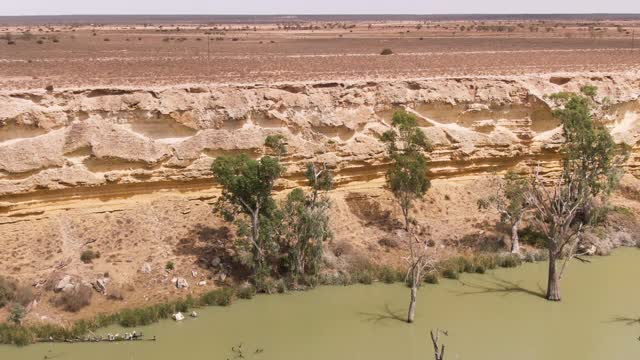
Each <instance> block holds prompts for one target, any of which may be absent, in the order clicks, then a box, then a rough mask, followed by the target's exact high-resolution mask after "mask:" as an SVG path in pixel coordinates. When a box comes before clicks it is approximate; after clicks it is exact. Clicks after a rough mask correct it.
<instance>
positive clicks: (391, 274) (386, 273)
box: [378, 266, 402, 284]
mask: <svg viewBox="0 0 640 360" xmlns="http://www.w3.org/2000/svg"><path fill="white" fill-rule="evenodd" d="M378 279H380V281H382V282H384V283H385V284H393V283H395V282H396V281H400V280H402V277H398V271H396V270H394V269H392V268H390V267H388V266H383V267H382V268H380V271H379V272H378Z"/></svg>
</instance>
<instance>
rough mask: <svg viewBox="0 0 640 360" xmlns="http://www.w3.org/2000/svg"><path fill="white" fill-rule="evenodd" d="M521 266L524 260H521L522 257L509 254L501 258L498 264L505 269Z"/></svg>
mask: <svg viewBox="0 0 640 360" xmlns="http://www.w3.org/2000/svg"><path fill="white" fill-rule="evenodd" d="M520 264H522V260H521V259H520V256H518V255H516V254H508V255H503V256H500V260H499V263H498V265H500V267H503V268H512V267H516V266H518V265H520Z"/></svg>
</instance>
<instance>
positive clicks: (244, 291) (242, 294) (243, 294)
mask: <svg viewBox="0 0 640 360" xmlns="http://www.w3.org/2000/svg"><path fill="white" fill-rule="evenodd" d="M255 295H256V288H255V287H254V286H253V285H248V286H243V287H240V288H239V289H238V290H236V296H238V298H239V299H251V298H253V297H254V296H255Z"/></svg>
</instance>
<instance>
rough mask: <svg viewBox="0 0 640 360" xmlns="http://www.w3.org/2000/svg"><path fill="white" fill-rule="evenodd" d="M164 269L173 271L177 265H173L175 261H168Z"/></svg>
mask: <svg viewBox="0 0 640 360" xmlns="http://www.w3.org/2000/svg"><path fill="white" fill-rule="evenodd" d="M164 268H165V270H168V271H172V270H173V269H175V268H176V265H175V264H174V263H173V261H167V263H166V264H165V265H164Z"/></svg>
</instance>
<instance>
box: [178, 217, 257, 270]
mask: <svg viewBox="0 0 640 360" xmlns="http://www.w3.org/2000/svg"><path fill="white" fill-rule="evenodd" d="M233 238H234V234H233V231H232V230H231V228H230V227H228V226H226V225H223V226H219V227H212V226H206V225H203V224H198V225H196V226H194V228H193V229H192V230H191V231H190V232H189V233H188V235H187V236H186V237H184V238H182V239H180V240H179V241H178V244H177V245H176V249H175V250H174V252H175V254H176V255H182V256H195V257H197V260H196V262H195V264H196V265H197V266H198V267H200V268H202V269H206V270H215V271H224V272H225V273H231V274H233V275H234V276H243V275H245V274H244V273H245V272H246V269H244V267H242V266H240V265H239V264H236V263H235V262H234V261H233V258H232V254H231V250H230V247H231V242H232V241H233Z"/></svg>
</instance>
